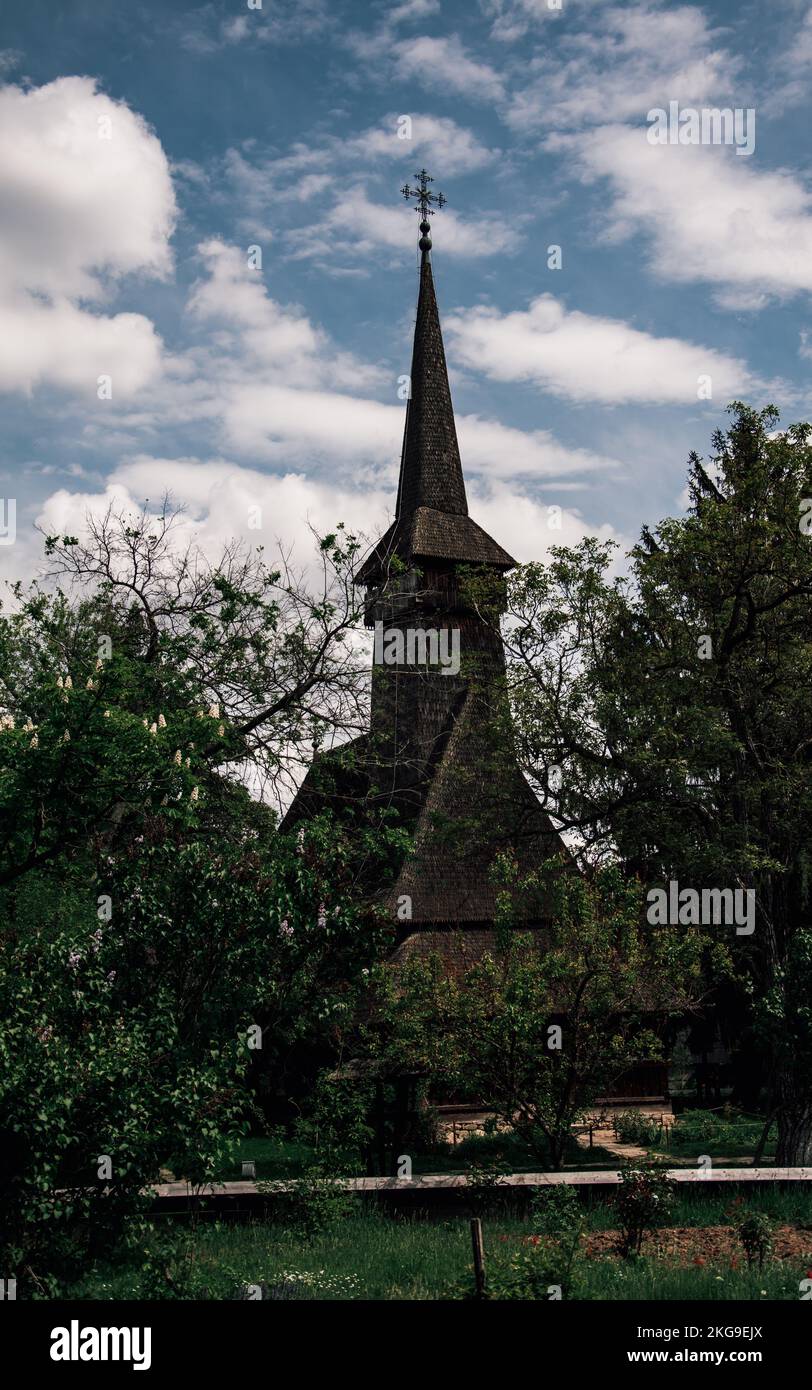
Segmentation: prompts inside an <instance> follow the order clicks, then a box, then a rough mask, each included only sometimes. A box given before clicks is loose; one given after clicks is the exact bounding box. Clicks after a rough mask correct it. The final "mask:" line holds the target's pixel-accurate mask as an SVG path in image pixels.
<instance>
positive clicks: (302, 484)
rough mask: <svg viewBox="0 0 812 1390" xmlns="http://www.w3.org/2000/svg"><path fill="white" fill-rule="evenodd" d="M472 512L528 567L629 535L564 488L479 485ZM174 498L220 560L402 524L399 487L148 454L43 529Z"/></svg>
mask: <svg viewBox="0 0 812 1390" xmlns="http://www.w3.org/2000/svg"><path fill="white" fill-rule="evenodd" d="M469 491H470V493H471V496H470V508H471V514H472V515H473V517H474V518H475V520H476V521H477V522H478V523H479V524H480V525H481V526H483V527H484V528H485V529H486V530H487V531H489V532H490V533H491V534H492V535H493V536H495V537H496V539H497V540H498V541H499V542H500V543H501V544H502V545H504V546H505V547H506V549H507V550H508V551H509V552H510V553H511V554H512V555H513V556H514V557H515V558H516V559H517V560H519V561H520V562H521V561H525V560H531V559H539V558H543V556H544V555H545V554H546V552H547V551H548V549H549V548H550V546H554V545H575V544H577V542H578V541H579V540H580V539H581V537H582V536H585V535H598V536H599V537H600V538H601V539H612V538H614V539H619V540H621V541H622V537H619V536H618V533H617V532H616V531H615V530H614V529H613V528H612V527H611V526H610V525H609V524H608V523H603V524H601V525H600V526H598V527H590V526H589V524H588V523H587V522H585V521H584V519H583V517H582V516H581V515H580V513H579V512H578V511H577V510H574V509H570V508H567V507H566V506H564V505H563V502H561V501H560V500H559V498H558V497H557V495H556V493H555V489H554V487H553V488H551V489H550V490H549V491H548V492H547V493H546V495H545V497H544V499H543V500H539V499H538V498H537V497H533V496H530V495H527V494H526V493H525V492H523V491H522V490H521V489H520V488H517V487H515V486H511V485H509V484H507V483H505V482H498V483H496V484H495V485H488V486H486V487H477V486H474V487H473V488H472V489H469ZM167 493H169V494H170V496H171V499H172V501H173V503H174V504H175V505H178V506H181V507H182V508H183V509H184V511H185V516H184V518H183V520H182V522H181V524H180V526H179V527H178V530H177V543H178V544H180V545H183V544H185V543H186V542H187V541H190V540H194V541H196V542H197V543H198V544H199V545H201V546H202V548H203V549H204V550H205V552H206V553H207V554H209V555H211V556H215V555H216V554H217V553H218V552H219V550H220V549H221V547H222V546H223V545H224V544H225V543H226V542H228V541H230V540H232V539H238V540H242V541H244V542H245V543H247V544H251V545H265V546H266V547H267V548H269V549H271V548H272V547H274V546H275V545H276V543H277V542H281V543H282V544H283V546H284V547H285V548H286V549H287V548H288V547H289V546H290V543H291V539H292V538H294V537H295V538H296V540H295V544H294V551H293V554H294V560H295V562H296V563H298V564H301V565H302V566H306V564H307V562H308V558H309V551H310V548H311V544H312V543H311V540H310V537H309V534H308V531H307V524H309V525H310V526H311V527H313V528H314V529H315V530H316V532H317V533H319V534H322V535H323V534H325V533H326V532H327V531H329V530H332V529H334V528H335V526H336V525H337V524H338V523H339V522H340V521H343V522H344V523H345V525H346V526H347V529H348V530H349V531H352V532H354V533H355V534H357V535H360V536H362V537H364V538H365V539H366V540H368V541H369V542H370V543H371V542H373V541H374V540H376V539H377V537H378V536H379V535H380V534H382V533H383V531H384V530H385V529H386V527H387V526H388V525H389V523H390V522H391V520H392V514H393V502H394V493H393V490H392V488H391V487H389V486H386V487H377V488H369V487H366V488H363V489H362V488H358V487H353V486H351V485H350V486H346V485H341V484H337V483H335V482H331V481H326V480H318V479H314V478H309V477H306V476H304V475H303V474H300V473H294V472H288V473H285V474H284V475H279V474H267V473H262V472H260V471H259V470H257V469H252V468H249V467H245V466H240V465H238V464H236V463H233V462H230V461H228V460H226V459H199V458H165V457H154V456H151V455H147V454H142V455H137V456H135V457H133V458H131V459H128V460H125V461H124V462H122V463H121V464H120V465H119V467H118V468H116V470H115V471H114V473H113V474H112V475H111V477H110V479H109V480H108V483H107V485H106V487H105V489H104V490H103V491H102V492H97V493H92V492H85V493H81V492H70V491H68V490H67V489H60V490H59V491H57V492H55V493H53V494H52V495H51V497H49V498H48V500H47V502H46V503H45V504H44V506H43V508H42V511H41V513H40V515H39V517H38V523H39V525H40V526H42V527H43V529H44V530H45V531H47V532H52V533H54V532H60V533H65V532H69V533H71V534H79V533H80V532H82V531H83V529H84V527H85V524H86V518H87V516H88V515H92V516H96V517H99V516H101V515H103V514H104V512H105V511H106V510H107V508H108V507H109V506H110V505H111V504H112V505H113V506H114V507H116V508H122V507H123V508H128V509H131V510H133V511H138V510H140V508H141V506H142V505H143V504H144V502H145V501H148V503H149V505H150V506H151V507H153V508H155V509H157V507H158V505H159V504H160V503H161V502H162V500H163V498H164V496H165V495H166V494H167Z"/></svg>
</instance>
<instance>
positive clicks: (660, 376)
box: [446, 294, 750, 405]
mask: <svg viewBox="0 0 812 1390" xmlns="http://www.w3.org/2000/svg"><path fill="white" fill-rule="evenodd" d="M446 329H447V332H448V334H449V336H450V338H451V341H452V342H453V344H454V351H455V352H456V353H457V355H458V356H459V357H460V358H461V360H462V361H463V362H464V363H465V365H466V366H468V367H472V368H474V369H476V370H477V371H481V372H485V373H486V375H488V376H490V377H491V378H493V379H494V380H497V381H530V382H535V383H536V384H538V385H539V386H541V387H542V388H543V389H544V390H545V391H550V392H552V393H553V394H555V395H558V396H563V397H565V398H566V399H568V400H574V401H599V402H601V403H602V404H607V405H616V404H620V403H621V402H626V401H635V402H639V403H663V402H677V403H683V404H690V403H691V402H695V401H696V400H697V388H698V379H699V378H700V377H701V376H706V375H708V374H709V375H710V376H711V377H712V383H713V391H714V394H715V395H716V396H717V397H721V398H723V399H724V398H729V397H730V396H731V395H735V394H736V393H737V392H741V391H743V390H744V389H745V388H746V387H747V385H748V384H749V382H750V374H749V372H748V371H747V368H746V366H745V364H744V363H743V362H741V361H739V360H737V359H735V358H731V357H727V356H725V355H724V354H723V353H720V352H717V351H715V350H714V349H712V348H706V347H700V346H699V345H698V344H695V343H689V342H684V341H683V340H681V339H679V338H657V337H654V336H653V335H652V334H650V333H644V332H642V331H641V330H640V329H638V328H633V327H632V326H631V325H630V324H628V323H625V322H624V321H623V320H622V319H610V318H603V317H600V316H597V315H592V314H585V313H582V312H581V311H580V310H575V309H573V310H568V309H566V308H565V306H564V305H563V304H562V303H561V302H560V301H559V300H557V299H555V298H554V296H553V295H551V294H543V295H540V296H539V298H538V299H534V300H533V301H532V302H531V304H530V307H529V308H528V309H526V310H515V311H513V312H512V313H507V314H500V313H499V311H498V310H496V309H494V308H490V307H487V306H485V305H481V306H476V307H475V308H472V309H468V310H466V311H463V312H458V313H456V314H453V315H451V316H450V317H447V319H446Z"/></svg>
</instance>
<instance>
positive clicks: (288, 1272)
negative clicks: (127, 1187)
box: [68, 1189, 812, 1301]
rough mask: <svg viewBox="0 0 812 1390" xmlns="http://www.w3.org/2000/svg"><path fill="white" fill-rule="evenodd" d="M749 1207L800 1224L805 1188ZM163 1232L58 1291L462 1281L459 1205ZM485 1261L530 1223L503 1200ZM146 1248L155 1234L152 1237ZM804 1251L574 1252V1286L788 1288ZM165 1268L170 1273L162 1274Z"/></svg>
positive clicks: (601, 1207)
mask: <svg viewBox="0 0 812 1390" xmlns="http://www.w3.org/2000/svg"><path fill="white" fill-rule="evenodd" d="M730 1202H731V1196H730V1194H727V1195H726V1196H715V1195H713V1194H709V1195H706V1194H704V1193H696V1192H690V1193H687V1192H686V1193H684V1194H683V1193H680V1194H679V1195H678V1197H677V1200H676V1203H675V1207H674V1212H673V1215H672V1218H671V1220H670V1222H669V1223H668V1224H669V1225H675V1226H687V1225H692V1226H696V1227H702V1226H708V1225H721V1224H726V1223H727V1222H728V1221H729V1214H728V1213H729V1207H730ZM747 1205H748V1208H749V1209H756V1208H757V1209H759V1210H763V1211H765V1212H766V1213H767V1214H768V1215H769V1216H771V1217H772V1218H773V1219H774V1220H775V1221H776V1222H778V1223H779V1224H782V1225H784V1224H786V1225H794V1226H796V1227H803V1228H805V1229H806V1230H809V1231H810V1242H809V1245H810V1249H812V1205H810V1197H809V1195H807V1194H805V1193H803V1192H799V1191H796V1190H779V1191H776V1190H773V1189H767V1190H760V1191H759V1192H758V1193H752V1194H750V1193H748V1197H747ZM585 1207H586V1226H587V1229H589V1230H593V1231H597V1230H606V1229H613V1228H614V1227H615V1226H616V1219H615V1216H614V1211H613V1207H612V1203H611V1201H608V1200H607V1199H606V1197H605V1196H604V1197H603V1198H602V1199H601V1198H600V1197H599V1196H598V1195H596V1194H588V1195H587V1199H586V1201H585ZM161 1225H162V1232H163V1235H164V1237H167V1236H171V1237H173V1238H174V1239H175V1241H176V1248H175V1250H174V1251H173V1252H172V1253H171V1254H170V1255H168V1256H167V1254H166V1253H164V1252H161V1254H160V1258H157V1257H156V1256H155V1252H154V1251H153V1252H152V1257H151V1259H150V1258H149V1252H148V1259H147V1264H148V1265H149V1264H150V1263H151V1265H152V1267H153V1271H154V1269H155V1268H158V1269H159V1271H160V1273H159V1276H158V1281H157V1284H156V1282H155V1276H154V1273H153V1274H152V1275H150V1274H149V1272H148V1273H147V1274H145V1272H144V1270H143V1268H142V1265H143V1263H144V1260H143V1257H140V1258H139V1260H138V1261H137V1262H136V1263H134V1264H133V1265H131V1266H128V1267H120V1268H118V1269H115V1268H111V1267H110V1266H105V1265H103V1264H100V1265H98V1266H97V1267H96V1268H95V1269H94V1270H93V1272H92V1273H91V1274H89V1275H88V1277H87V1278H85V1279H84V1280H83V1281H82V1283H80V1284H78V1285H76V1286H75V1287H74V1288H73V1289H71V1290H70V1291H69V1293H68V1296H69V1297H72V1298H83V1299H123V1298H144V1297H172V1296H174V1297H187V1298H195V1297H197V1298H200V1297H209V1298H219V1299H227V1298H234V1297H236V1296H238V1295H237V1291H238V1289H239V1288H240V1287H241V1286H244V1285H248V1284H264V1285H265V1286H266V1289H267V1290H268V1291H269V1293H268V1294H266V1296H271V1297H285V1298H290V1297H297V1298H303V1297H304V1298H318V1299H329V1300H338V1301H342V1300H346V1299H357V1298H363V1299H372V1300H393V1299H395V1300H396V1299H408V1300H418V1301H420V1300H436V1299H443V1298H459V1297H461V1296H463V1294H464V1292H465V1291H466V1290H467V1289H468V1288H469V1287H470V1279H471V1275H470V1263H471V1247H470V1233H469V1223H468V1214H467V1213H466V1212H465V1211H464V1210H462V1209H461V1211H460V1214H459V1215H457V1216H455V1217H454V1218H453V1219H451V1220H432V1219H426V1218H421V1217H419V1216H417V1217H409V1218H405V1217H402V1216H401V1217H396V1216H392V1215H387V1214H386V1213H385V1212H384V1211H383V1210H381V1209H376V1208H371V1207H369V1206H365V1205H362V1204H361V1203H360V1202H359V1203H357V1204H356V1205H355V1206H354V1209H353V1212H352V1213H351V1214H350V1215H349V1216H347V1217H346V1218H345V1219H344V1220H342V1221H341V1222H340V1223H338V1224H336V1225H334V1226H333V1227H332V1228H330V1229H329V1230H327V1231H324V1232H322V1233H320V1234H317V1235H316V1236H314V1237H313V1238H311V1239H307V1238H306V1237H304V1236H303V1235H302V1234H300V1233H297V1232H296V1231H294V1230H291V1229H288V1228H286V1227H284V1226H282V1225H280V1224H276V1223H273V1222H268V1221H254V1222H251V1223H248V1224H245V1225H232V1224H224V1223H220V1222H216V1221H206V1220H198V1221H196V1222H195V1223H194V1224H192V1225H183V1224H181V1223H179V1222H172V1221H170V1220H165V1221H162V1223H161ZM483 1225H484V1234H485V1247H486V1256H487V1261H488V1267H489V1269H491V1271H492V1272H493V1273H497V1272H498V1270H499V1268H500V1267H501V1266H504V1265H505V1264H506V1263H507V1262H508V1261H509V1259H510V1258H511V1257H512V1256H514V1255H515V1254H516V1253H518V1252H520V1251H522V1250H523V1249H525V1248H526V1246H525V1242H526V1240H527V1237H528V1235H529V1233H530V1232H531V1231H532V1226H530V1225H529V1224H528V1223H527V1221H525V1220H522V1219H521V1217H519V1216H517V1215H512V1214H506V1213H504V1212H502V1213H500V1212H496V1213H494V1214H493V1215H492V1216H486V1217H485V1218H484V1222H483ZM156 1248H157V1243H156ZM807 1263H808V1260H805V1259H804V1258H800V1257H799V1258H798V1259H795V1258H793V1259H789V1260H781V1261H779V1260H773V1261H770V1262H768V1263H767V1264H766V1265H765V1268H764V1270H763V1271H761V1272H758V1271H757V1270H753V1271H750V1270H748V1269H747V1268H746V1266H745V1267H740V1268H738V1269H735V1270H734V1269H731V1267H730V1262H729V1261H726V1262H723V1263H718V1264H707V1265H706V1266H703V1267H701V1268H699V1267H695V1266H688V1267H686V1265H685V1264H680V1263H678V1262H677V1261H676V1259H666V1258H658V1257H656V1256H644V1257H643V1258H641V1259H637V1260H634V1261H629V1260H622V1259H620V1258H619V1257H617V1256H614V1255H599V1256H596V1257H593V1258H588V1259H584V1260H583V1261H582V1262H581V1263H580V1272H579V1275H578V1281H577V1285H576V1290H575V1296H576V1297H577V1298H579V1299H584V1300H593V1299H598V1300H604V1299H608V1300H626V1299H645V1300H648V1299H653V1300H671V1299H679V1298H690V1299H701V1300H708V1301H720V1300H727V1299H754V1300H756V1301H760V1300H774V1299H777V1300H795V1299H798V1298H799V1296H800V1295H799V1281H800V1280H801V1279H803V1278H804V1277H805V1276H806V1264H807ZM167 1267H168V1268H170V1270H171V1277H172V1280H173V1285H172V1286H170V1285H169V1284H164V1283H163V1282H162V1281H163V1271H164V1269H165V1268H167Z"/></svg>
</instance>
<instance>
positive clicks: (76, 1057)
mask: <svg viewBox="0 0 812 1390" xmlns="http://www.w3.org/2000/svg"><path fill="white" fill-rule="evenodd" d="M172 525H173V518H171V517H170V516H169V515H168V514H167V513H164V514H163V516H161V517H159V518H157V519H156V518H150V517H149V516H147V515H146V514H145V515H144V516H142V517H141V518H140V519H137V520H136V522H135V524H133V525H130V524H128V523H127V524H125V523H124V522H123V520H122V519H121V518H116V517H114V516H112V515H110V516H108V517H107V518H105V519H104V521H103V523H100V524H99V527H100V529H98V528H97V529H96V531H95V532H94V533H93V535H92V537H91V541H90V542H88V543H87V544H85V543H81V544H80V543H77V542H73V541H71V542H70V543H68V541H66V540H62V541H60V540H59V539H58V538H52V540H51V543H50V544H49V547H48V549H49V551H50V553H51V556H52V558H53V561H54V563H55V565H56V568H57V570H58V571H60V572H61V573H62V574H67V575H68V576H69V577H70V579H71V581H72V590H71V595H70V597H68V596H66V595H65V594H63V593H61V592H60V591H58V590H57V591H56V592H55V593H50V594H49V593H46V592H45V591H42V590H38V589H36V588H34V589H33V590H32V591H30V592H29V593H27V594H24V593H22V591H21V590H18V591H17V592H16V595H15V605H14V607H13V609H12V611H10V612H7V613H0V1141H1V1142H0V1202H2V1206H3V1210H4V1213H5V1214H6V1219H5V1220H4V1223H3V1232H2V1237H0V1247H2V1249H1V1251H0V1253H2V1263H3V1268H4V1269H5V1270H6V1271H7V1272H8V1273H9V1274H11V1273H13V1272H14V1271H17V1272H18V1274H19V1278H20V1295H21V1296H22V1297H25V1296H30V1295H31V1293H32V1292H36V1291H40V1292H42V1291H47V1290H53V1289H54V1288H56V1287H57V1286H58V1283H59V1281H60V1280H64V1279H65V1278H67V1277H70V1276H71V1274H72V1273H73V1272H74V1271H75V1268H76V1265H77V1264H78V1263H80V1262H82V1261H84V1260H86V1259H87V1258H91V1257H92V1256H93V1253H94V1251H95V1249H96V1248H97V1247H98V1246H99V1245H100V1244H102V1245H105V1246H106V1247H107V1248H108V1249H113V1248H114V1247H115V1246H116V1245H117V1244H121V1243H124V1244H126V1241H127V1239H128V1238H129V1235H130V1234H131V1233H132V1232H133V1231H135V1230H140V1229H141V1227H140V1226H139V1225H138V1221H139V1220H140V1218H141V1216H142V1214H143V1211H144V1208H145V1204H146V1203H147V1201H148V1196H147V1195H146V1193H145V1189H148V1188H149V1186H150V1185H151V1184H152V1183H154V1182H155V1181H156V1180H157V1179H158V1175H159V1168H160V1166H161V1165H162V1164H166V1163H168V1164H169V1165H170V1168H171V1170H172V1172H173V1173H174V1174H175V1175H176V1176H178V1177H182V1178H186V1179H188V1180H189V1181H190V1182H193V1183H200V1182H203V1181H205V1180H207V1179H210V1178H212V1177H213V1176H214V1175H215V1173H216V1172H218V1171H219V1170H221V1169H222V1167H223V1166H224V1164H225V1163H226V1162H227V1160H228V1157H229V1154H230V1153H231V1152H233V1144H234V1141H235V1140H236V1139H237V1138H238V1136H239V1133H240V1132H241V1130H242V1129H243V1128H244V1124H245V1117H246V1116H247V1114H248V1113H249V1110H250V1108H251V1105H252V1098H251V1090H252V1082H254V1081H255V1080H256V1081H261V1080H262V1077H263V1076H264V1077H265V1078H266V1079H268V1078H270V1079H271V1081H273V1078H276V1082H275V1084H276V1085H278V1078H279V1077H280V1076H281V1075H283V1074H284V1072H283V1068H284V1064H285V1061H286V1058H287V1056H288V1055H289V1053H290V1050H291V1048H292V1047H295V1046H296V1045H297V1043H300V1042H302V1041H303V1040H305V1039H306V1040H307V1042H308V1044H309V1045H310V1046H317V1047H318V1046H320V1047H332V1046H338V1045H339V1044H340V1039H341V1035H342V1032H343V1030H344V1029H346V1027H347V1024H348V1019H349V1018H350V1016H351V1004H352V1000H353V995H352V991H351V987H350V984H351V981H352V980H353V977H354V976H355V975H356V974H357V973H358V972H359V971H360V969H361V968H362V967H363V966H366V965H368V964H369V963H370V962H371V961H372V960H373V959H374V958H375V957H376V955H377V953H378V950H379V949H380V946H381V944H382V940H383V938H382V935H381V932H380V929H379V926H378V923H377V919H376V917H375V914H374V913H373V912H372V911H371V910H362V909H360V908H358V907H357V906H354V904H355V903H356V902H357V899H358V895H357V893H356V892H355V883H356V880H357V876H358V866H359V863H365V862H366V861H367V860H368V859H369V860H370V861H371V863H372V864H373V866H374V865H375V864H376V863H377V862H378V861H379V857H380V856H381V855H385V853H386V852H387V848H388V839H387V830H386V827H385V826H384V827H383V828H382V829H381V831H380V833H378V834H377V835H376V834H375V832H374V830H372V829H370V830H368V831H365V830H364V828H363V827H362V828H360V829H359V831H358V833H357V834H356V835H355V836H354V837H352V838H350V837H349V836H348V835H347V834H346V833H345V832H344V831H343V830H342V829H341V828H340V827H337V826H335V825H333V824H332V823H331V822H329V821H328V820H327V818H316V819H315V820H314V821H313V822H312V823H311V824H309V825H308V826H307V828H306V829H302V831H301V833H300V834H297V835H294V836H282V835H280V834H279V832H278V830H277V829H276V818H275V816H274V815H273V814H272V813H271V812H269V811H268V810H267V809H266V808H265V807H264V806H263V805H260V804H257V803H255V802H254V801H252V800H251V798H250V797H249V796H248V794H247V793H246V791H245V790H244V789H243V788H242V787H241V786H240V785H239V783H238V781H237V778H236V776H235V777H233V778H229V777H227V776H226V775H224V774H225V773H226V772H227V771H228V769H229V767H233V768H234V770H235V772H236V771H237V770H238V769H239V770H240V771H245V770H249V771H251V769H253V771H252V775H254V776H260V777H261V776H266V777H267V776H271V775H274V772H275V771H276V772H277V773H278V772H279V770H280V767H281V762H280V759H281V757H282V754H283V751H284V749H285V748H286V747H291V748H295V746H296V744H297V742H299V741H300V740H301V739H303V738H307V739H308V740H311V736H312V734H313V724H312V719H311V716H310V715H309V714H306V713H305V710H304V706H303V702H304V701H306V703H307V707H308V709H309V710H310V711H313V710H315V709H316V707H317V704H318V696H319V691H321V692H322V693H323V694H326V691H327V689H328V687H329V686H330V685H331V682H332V681H333V680H336V681H338V682H339V684H341V681H340V679H339V673H343V675H342V676H341V679H345V678H346V682H347V689H349V686H350V685H351V680H350V675H351V667H350V666H349V665H348V664H347V663H348V657H347V653H346V651H344V650H343V649H341V641H342V634H343V633H344V632H345V631H346V630H347V629H348V627H350V626H351V625H352V623H353V622H354V619H355V608H354V607H353V606H352V604H351V603H350V592H351V567H352V556H353V554H354V548H353V542H352V541H351V540H350V539H349V538H341V539H340V540H339V539H337V538H336V537H333V538H330V540H329V542H328V545H327V548H326V549H325V550H323V552H322V554H323V565H324V574H325V585H326V587H325V592H324V593H323V594H321V595H320V596H319V595H318V594H317V595H315V596H313V595H308V594H306V593H305V592H304V591H303V590H301V589H300V588H299V587H297V586H296V585H294V584H293V582H292V581H291V580H290V579H289V577H288V578H287V579H285V578H283V577H282V576H281V575H280V574H279V573H277V572H273V571H271V570H270V569H269V567H268V566H267V565H266V564H265V562H264V561H263V560H262V558H261V555H260V554H259V553H251V554H248V553H245V552H239V551H238V550H236V549H234V548H231V549H230V550H228V551H227V552H226V553H225V555H224V557H223V559H222V560H221V561H220V563H219V564H218V565H212V564H211V563H209V562H208V561H207V560H205V558H204V557H202V556H200V555H199V554H195V553H194V552H186V553H184V552H182V551H180V552H178V551H176V550H175V549H174V548H173V543H172V541H171V537H170V532H171V529H172ZM330 575H332V579H329V580H328V576H330ZM342 576H343V578H342ZM344 581H346V583H345V582H344ZM330 586H332V587H330ZM342 586H343V588H342ZM83 590H84V593H83ZM328 590H329V592H328ZM342 593H343V595H344V597H343V598H342ZM352 603H353V604H354V598H353V600H352ZM342 688H343V687H342ZM333 694H334V699H335V700H336V701H337V703H335V704H334V705H333V709H334V711H338V710H339V707H340V706H341V701H342V699H343V695H341V694H337V693H336V692H333ZM260 1042H261V1047H259V1046H258V1044H259V1043H260ZM108 1160H109V1163H108Z"/></svg>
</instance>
